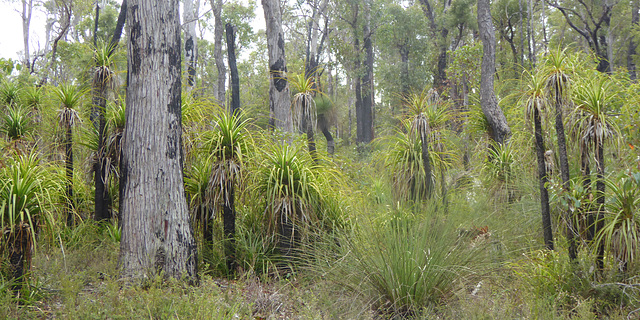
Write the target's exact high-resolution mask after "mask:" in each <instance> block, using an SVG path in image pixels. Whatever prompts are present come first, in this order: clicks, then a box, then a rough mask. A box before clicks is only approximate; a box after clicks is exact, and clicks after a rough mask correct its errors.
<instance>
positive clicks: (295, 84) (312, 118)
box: [289, 72, 319, 131]
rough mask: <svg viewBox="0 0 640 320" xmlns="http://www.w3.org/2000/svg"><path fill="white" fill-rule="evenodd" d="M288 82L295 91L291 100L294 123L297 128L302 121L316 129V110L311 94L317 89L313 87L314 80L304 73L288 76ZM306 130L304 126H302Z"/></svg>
mask: <svg viewBox="0 0 640 320" xmlns="http://www.w3.org/2000/svg"><path fill="white" fill-rule="evenodd" d="M289 83H290V84H291V88H292V91H293V92H296V93H295V95H294V96H293V100H292V101H291V114H292V115H293V122H294V125H295V126H296V127H298V128H300V126H301V125H302V123H303V122H306V123H308V124H311V128H312V130H314V131H315V130H316V124H317V110H316V102H315V100H314V99H313V96H314V95H315V94H316V93H318V92H319V91H318V90H317V89H315V86H316V84H315V81H314V79H313V78H312V77H308V78H307V77H305V73H304V72H302V73H299V74H293V75H290V76H289ZM302 129H303V130H306V128H302Z"/></svg>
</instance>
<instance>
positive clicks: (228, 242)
mask: <svg viewBox="0 0 640 320" xmlns="http://www.w3.org/2000/svg"><path fill="white" fill-rule="evenodd" d="M227 25H229V24H227ZM228 32H229V30H228V29H227V34H228ZM225 188H227V189H228V190H229V193H228V194H229V199H228V202H227V203H225V204H224V205H223V206H222V211H223V212H222V220H223V225H224V226H223V227H224V238H225V239H224V241H225V243H224V251H225V256H226V259H227V270H228V271H229V274H234V273H235V272H236V271H237V270H236V269H237V266H236V246H235V234H236V207H235V188H234V186H233V182H231V181H228V182H227V183H226V186H225Z"/></svg>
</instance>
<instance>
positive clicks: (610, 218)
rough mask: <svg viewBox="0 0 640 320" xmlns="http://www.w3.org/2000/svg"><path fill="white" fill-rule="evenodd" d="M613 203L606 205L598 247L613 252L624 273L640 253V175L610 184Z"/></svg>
mask: <svg viewBox="0 0 640 320" xmlns="http://www.w3.org/2000/svg"><path fill="white" fill-rule="evenodd" d="M608 185H609V189H611V194H612V197H611V202H610V203H607V206H606V208H607V210H606V214H605V215H604V222H603V224H602V228H601V229H600V230H599V232H598V234H597V235H596V238H595V242H596V243H597V247H598V248H600V247H601V246H602V247H604V248H606V249H608V250H609V251H611V252H612V253H613V255H614V258H615V260H616V262H617V263H618V264H619V265H618V268H619V270H620V271H621V272H623V273H625V272H626V271H627V270H628V268H629V264H630V263H631V262H633V261H635V260H636V258H637V256H638V253H639V251H640V220H639V219H640V173H638V172H636V173H629V174H628V176H626V177H623V178H622V179H620V181H619V182H618V183H612V182H609V183H608Z"/></svg>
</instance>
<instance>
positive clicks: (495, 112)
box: [478, 0, 511, 143]
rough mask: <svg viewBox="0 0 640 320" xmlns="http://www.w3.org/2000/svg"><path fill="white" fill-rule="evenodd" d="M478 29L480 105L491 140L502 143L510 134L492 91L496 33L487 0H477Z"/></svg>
mask: <svg viewBox="0 0 640 320" xmlns="http://www.w3.org/2000/svg"><path fill="white" fill-rule="evenodd" d="M478 29H479V32H480V38H481V39H482V47H483V53H482V66H481V71H480V72H481V73H480V106H481V107H482V112H483V113H484V115H485V117H486V118H487V121H489V125H490V130H491V132H490V135H491V138H492V139H493V141H495V142H497V143H504V142H505V140H506V139H508V138H509V136H510V135H511V129H510V128H509V125H508V124H507V118H506V117H505V116H504V113H503V112H502V109H500V107H499V106H498V100H497V99H496V95H495V93H494V91H493V75H494V72H495V69H496V35H495V31H494V29H493V22H492V21H491V11H490V6H489V0H478Z"/></svg>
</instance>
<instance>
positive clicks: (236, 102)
mask: <svg viewBox="0 0 640 320" xmlns="http://www.w3.org/2000/svg"><path fill="white" fill-rule="evenodd" d="M225 28H226V32H227V57H228V59H229V72H231V105H230V106H229V111H230V114H232V115H234V114H237V113H238V112H240V77H238V66H237V64H236V36H235V30H234V26H233V25H232V24H231V23H227V25H226V26H225Z"/></svg>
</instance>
